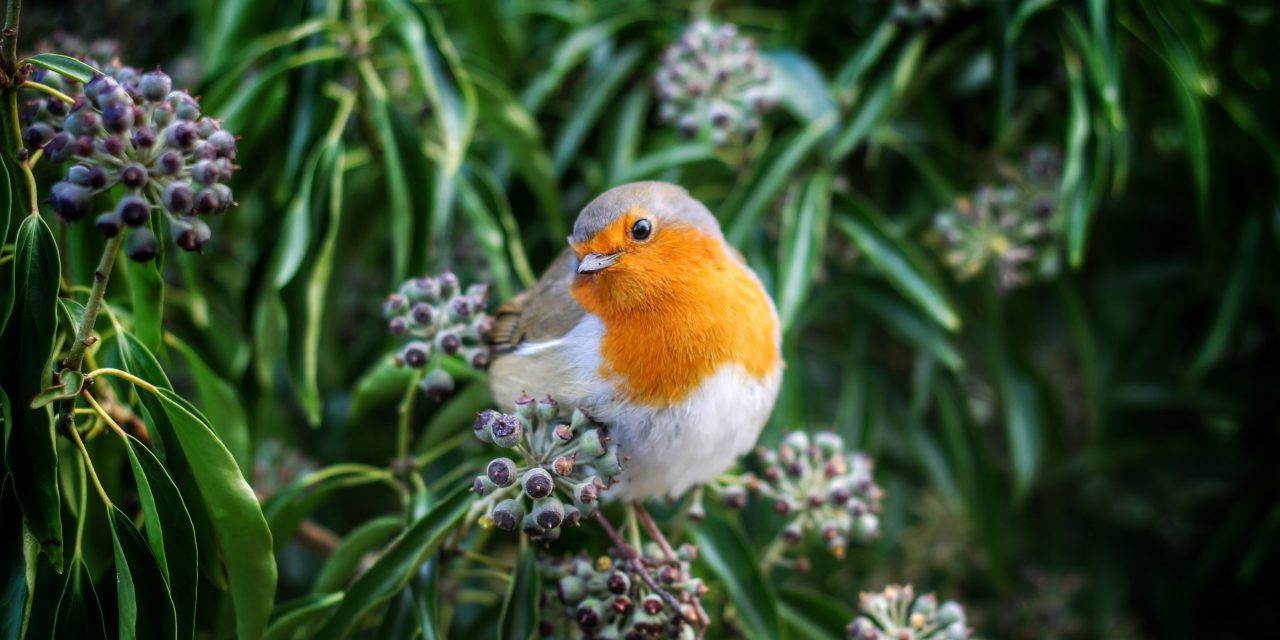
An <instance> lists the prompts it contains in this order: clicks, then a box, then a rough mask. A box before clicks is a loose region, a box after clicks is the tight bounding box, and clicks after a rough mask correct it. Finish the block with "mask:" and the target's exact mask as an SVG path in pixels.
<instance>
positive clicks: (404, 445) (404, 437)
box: [395, 367, 426, 473]
mask: <svg viewBox="0 0 1280 640" xmlns="http://www.w3.org/2000/svg"><path fill="white" fill-rule="evenodd" d="M425 371H426V368H425V367H423V368H422V369H416V370H414V373H413V377H412V378H410V379H409V386H408V387H406V388H405V390H404V398H403V399H402V400H401V401H400V420H399V421H398V422H397V424H396V458H395V459H396V460H397V461H400V460H404V459H405V456H407V455H409V432H410V430H411V427H412V423H413V405H414V403H415V402H416V401H417V399H418V385H420V384H422V376H423V375H425V374H424V372H425ZM406 466H407V467H408V468H407V469H406V470H405V473H412V472H413V467H412V466H411V465H406Z"/></svg>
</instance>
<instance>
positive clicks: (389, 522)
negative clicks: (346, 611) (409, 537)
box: [311, 515, 404, 593]
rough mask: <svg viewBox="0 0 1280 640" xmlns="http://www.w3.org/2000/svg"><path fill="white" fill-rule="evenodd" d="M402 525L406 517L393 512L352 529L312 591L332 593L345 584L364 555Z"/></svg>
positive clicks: (326, 565)
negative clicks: (391, 514)
mask: <svg viewBox="0 0 1280 640" xmlns="http://www.w3.org/2000/svg"><path fill="white" fill-rule="evenodd" d="M403 527H404V518H403V517H401V516H398V515H394V516H380V517H377V518H374V519H372V520H369V521H368V522H365V523H364V524H362V525H360V526H358V527H356V528H355V529H352V530H351V532H350V533H348V534H347V535H346V537H344V538H343V539H342V542H340V543H338V547H337V548H336V549H334V550H333V553H332V554H330V555H329V559H328V560H326V561H325V563H324V567H322V568H321V569H320V575H319V576H318V577H316V581H315V584H313V585H312V586H311V590H312V592H314V593H329V592H334V591H339V590H341V589H342V588H344V587H346V586H347V582H348V581H349V580H350V579H351V575H352V574H353V573H355V570H356V568H357V567H359V566H360V563H361V562H362V561H363V560H364V558H365V556H366V555H367V554H369V553H372V552H373V550H374V549H375V548H377V547H378V546H380V545H382V544H383V543H384V542H386V541H387V540H389V539H390V538H391V536H393V535H395V534H396V533H397V532H399V531H400V530H401V529H402V528H403Z"/></svg>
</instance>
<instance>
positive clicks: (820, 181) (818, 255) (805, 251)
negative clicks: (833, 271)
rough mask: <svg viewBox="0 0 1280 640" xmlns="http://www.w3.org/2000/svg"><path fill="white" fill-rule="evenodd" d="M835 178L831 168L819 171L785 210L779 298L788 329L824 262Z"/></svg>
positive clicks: (779, 312) (779, 308) (785, 325)
mask: <svg viewBox="0 0 1280 640" xmlns="http://www.w3.org/2000/svg"><path fill="white" fill-rule="evenodd" d="M831 181H832V172H831V170H829V169H824V170H821V171H819V172H818V173H817V174H816V175H814V176H813V177H812V178H810V179H809V181H808V182H806V183H805V187H804V192H803V194H802V195H801V196H800V197H799V198H795V199H793V200H792V202H794V203H795V206H794V207H789V209H791V210H789V211H786V212H784V213H783V218H782V225H783V227H782V228H783V231H782V247H781V253H782V255H781V257H780V258H779V265H778V296H777V300H778V316H779V317H780V318H781V320H782V330H783V331H784V332H785V331H786V330H787V329H788V328H789V327H790V326H791V323H792V322H793V321H794V320H795V318H796V314H797V313H799V311H800V308H801V307H802V306H803V305H804V302H805V300H806V299H807V298H808V297H809V289H810V288H811V287H812V286H813V280H814V277H815V276H817V272H818V266H819V265H821V264H822V255H823V249H824V248H825V247H826V244H827V221H828V219H829V218H830V215H831Z"/></svg>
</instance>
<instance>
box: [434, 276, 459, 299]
mask: <svg viewBox="0 0 1280 640" xmlns="http://www.w3.org/2000/svg"><path fill="white" fill-rule="evenodd" d="M436 282H437V283H438V284H439V285H440V295H441V296H442V297H445V298H450V297H453V295H454V294H455V293H457V292H458V276H456V275H453V272H452V271H445V272H444V273H441V274H440V275H438V276H436Z"/></svg>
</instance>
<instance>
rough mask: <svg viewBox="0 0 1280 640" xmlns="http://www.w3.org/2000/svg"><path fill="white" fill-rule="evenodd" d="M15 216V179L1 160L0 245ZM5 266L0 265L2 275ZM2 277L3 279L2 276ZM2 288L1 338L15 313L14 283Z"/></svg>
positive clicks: (0, 294) (5, 238)
mask: <svg viewBox="0 0 1280 640" xmlns="http://www.w3.org/2000/svg"><path fill="white" fill-rule="evenodd" d="M12 216H13V178H12V177H11V176H10V175H9V165H8V164H7V163H5V162H4V161H3V160H0V245H3V244H4V241H6V240H8V239H9V221H10V218H11V217H12ZM4 268H5V265H3V264H0V273H2V272H3V270H4ZM0 277H3V276H2V275H0ZM3 282H4V286H0V336H3V335H4V328H5V327H6V326H7V325H8V324H9V314H10V313H12V312H13V293H14V292H13V281H12V280H4V281H3Z"/></svg>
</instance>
